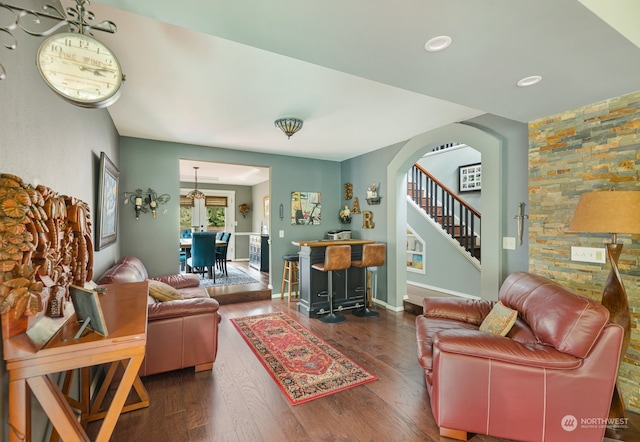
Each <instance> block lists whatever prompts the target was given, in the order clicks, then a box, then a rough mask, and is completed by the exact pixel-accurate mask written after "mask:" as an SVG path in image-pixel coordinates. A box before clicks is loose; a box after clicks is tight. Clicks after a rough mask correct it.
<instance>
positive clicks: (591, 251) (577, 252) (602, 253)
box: [571, 247, 607, 264]
mask: <svg viewBox="0 0 640 442" xmlns="http://www.w3.org/2000/svg"><path fill="white" fill-rule="evenodd" d="M571 261H581V262H595V263H598V264H604V263H605V262H607V253H606V250H605V249H602V248H599V247H571Z"/></svg>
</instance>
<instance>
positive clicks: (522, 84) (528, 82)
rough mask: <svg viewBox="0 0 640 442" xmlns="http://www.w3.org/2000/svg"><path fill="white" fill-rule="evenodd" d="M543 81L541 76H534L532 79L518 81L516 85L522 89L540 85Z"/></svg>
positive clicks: (526, 78)
mask: <svg viewBox="0 0 640 442" xmlns="http://www.w3.org/2000/svg"><path fill="white" fill-rule="evenodd" d="M541 81H542V77H541V76H540V75H532V76H530V77H525V78H523V79H522V80H520V81H518V82H517V83H516V84H517V85H518V86H520V87H527V86H533V85H534V84H538V83H540V82H541Z"/></svg>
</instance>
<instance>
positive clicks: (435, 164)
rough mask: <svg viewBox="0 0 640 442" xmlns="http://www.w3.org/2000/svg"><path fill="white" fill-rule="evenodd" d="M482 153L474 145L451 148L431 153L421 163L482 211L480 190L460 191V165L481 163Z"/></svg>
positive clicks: (419, 162)
mask: <svg viewBox="0 0 640 442" xmlns="http://www.w3.org/2000/svg"><path fill="white" fill-rule="evenodd" d="M481 161H482V155H480V152H478V151H477V150H475V149H474V148H473V147H470V146H465V147H460V148H449V149H444V150H438V151H436V152H433V153H429V154H428V155H427V156H425V157H423V158H420V160H418V164H420V165H421V166H422V167H423V168H424V169H425V170H427V171H428V172H429V173H431V174H432V175H433V176H435V177H436V178H437V179H438V181H440V182H441V183H442V184H444V185H445V186H447V187H448V188H449V190H451V191H452V192H453V193H454V194H456V195H458V196H459V197H460V198H462V199H463V200H464V201H465V202H466V203H467V204H469V205H470V206H471V207H473V208H474V209H476V210H477V211H478V212H482V204H481V198H480V191H477V192H462V193H460V192H459V182H458V179H459V178H458V169H459V167H460V166H466V165H468V164H474V163H480V162H481Z"/></svg>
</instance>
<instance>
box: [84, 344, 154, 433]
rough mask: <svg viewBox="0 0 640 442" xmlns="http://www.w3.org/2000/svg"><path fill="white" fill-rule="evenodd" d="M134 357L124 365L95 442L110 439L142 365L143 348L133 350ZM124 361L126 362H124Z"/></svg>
mask: <svg viewBox="0 0 640 442" xmlns="http://www.w3.org/2000/svg"><path fill="white" fill-rule="evenodd" d="M135 353H136V355H135V356H131V359H129V360H128V363H126V362H125V363H126V368H125V371H124V375H123V376H122V379H121V380H120V385H119V386H118V389H117V390H116V394H115V396H114V397H113V401H112V402H111V405H110V406H109V410H107V413H106V415H105V417H104V420H103V421H102V426H101V427H100V431H99V432H98V435H97V436H96V442H102V441H105V442H107V441H108V440H109V439H110V438H111V433H113V429H114V428H115V426H116V422H117V421H118V417H119V416H120V412H121V411H122V408H123V407H124V403H125V401H126V400H127V396H128V395H129V392H130V391H131V387H132V386H133V384H134V382H135V380H136V377H137V376H138V370H139V369H140V366H141V365H142V360H143V359H144V347H138V348H136V349H135ZM124 361H126V360H124Z"/></svg>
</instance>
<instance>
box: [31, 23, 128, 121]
mask: <svg viewBox="0 0 640 442" xmlns="http://www.w3.org/2000/svg"><path fill="white" fill-rule="evenodd" d="M36 64H37V65H38V70H39V71H40V75H42V78H43V79H44V81H45V82H46V83H47V85H48V86H49V87H50V88H51V89H53V91H54V92H56V93H57V94H58V95H60V96H61V97H62V98H63V99H65V100H67V101H68V102H70V103H72V104H75V105H77V106H82V107H89V108H101V107H106V106H109V105H111V104H113V103H114V102H115V101H116V100H117V99H118V97H119V95H120V87H121V86H122V82H123V81H124V76H123V75H122V68H121V66H120V63H119V62H118V59H117V58H116V56H115V55H114V54H113V52H111V50H110V49H109V48H108V47H106V46H105V45H104V44H102V43H100V42H99V41H98V40H96V39H95V38H93V37H90V36H88V35H84V34H78V33H72V32H67V33H62V34H55V35H52V36H51V37H49V38H47V39H46V40H45V41H43V42H42V44H41V45H40V48H39V49H38V54H37V58H36Z"/></svg>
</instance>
